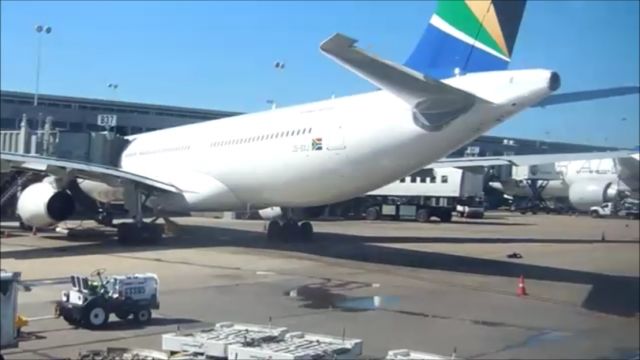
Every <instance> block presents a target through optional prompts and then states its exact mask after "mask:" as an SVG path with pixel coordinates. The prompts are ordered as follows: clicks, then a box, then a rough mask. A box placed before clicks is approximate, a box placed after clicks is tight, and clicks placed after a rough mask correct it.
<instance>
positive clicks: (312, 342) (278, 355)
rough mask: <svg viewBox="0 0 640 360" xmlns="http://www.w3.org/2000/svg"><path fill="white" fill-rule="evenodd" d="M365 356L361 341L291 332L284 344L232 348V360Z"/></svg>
mask: <svg viewBox="0 0 640 360" xmlns="http://www.w3.org/2000/svg"><path fill="white" fill-rule="evenodd" d="M360 355H362V340H359V339H348V338H343V337H335V336H329V335H320V334H310V333H303V332H291V333H288V334H286V335H285V337H284V340H283V341H276V342H265V343H262V344H256V345H253V346H252V345H244V344H237V345H230V346H229V359H278V360H301V359H308V360H311V359H354V358H357V357H358V356H360Z"/></svg>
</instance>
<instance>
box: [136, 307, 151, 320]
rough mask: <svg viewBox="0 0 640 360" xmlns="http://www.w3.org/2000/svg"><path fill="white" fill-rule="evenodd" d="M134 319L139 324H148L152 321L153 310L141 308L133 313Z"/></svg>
mask: <svg viewBox="0 0 640 360" xmlns="http://www.w3.org/2000/svg"><path fill="white" fill-rule="evenodd" d="M133 320H134V321H135V322H137V323H138V324H146V323H148V322H149V321H151V310H149V309H140V310H138V311H136V312H134V313H133Z"/></svg>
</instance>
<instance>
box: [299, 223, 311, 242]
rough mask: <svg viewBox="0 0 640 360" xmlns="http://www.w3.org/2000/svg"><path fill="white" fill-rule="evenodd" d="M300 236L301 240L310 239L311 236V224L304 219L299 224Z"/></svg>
mask: <svg viewBox="0 0 640 360" xmlns="http://www.w3.org/2000/svg"><path fill="white" fill-rule="evenodd" d="M300 238H302V240H303V241H310V240H311V239H312V238H313V225H311V223H310V222H308V221H305V222H303V223H302V224H300Z"/></svg>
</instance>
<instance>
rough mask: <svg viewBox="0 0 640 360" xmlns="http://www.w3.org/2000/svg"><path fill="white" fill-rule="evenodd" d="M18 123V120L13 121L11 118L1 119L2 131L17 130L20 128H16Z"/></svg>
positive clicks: (0, 126)
mask: <svg viewBox="0 0 640 360" xmlns="http://www.w3.org/2000/svg"><path fill="white" fill-rule="evenodd" d="M16 124H17V121H16V119H11V118H2V119H0V128H1V129H10V130H15V129H17V128H18V127H17V126H16Z"/></svg>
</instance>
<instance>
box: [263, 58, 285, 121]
mask: <svg viewBox="0 0 640 360" xmlns="http://www.w3.org/2000/svg"><path fill="white" fill-rule="evenodd" d="M284 66H285V64H284V61H276V62H275V63H274V64H273V67H274V68H275V69H276V71H283V70H284ZM279 79H280V76H278V75H276V80H275V81H274V83H275V90H274V95H275V97H276V98H277V97H278V96H279V92H280V91H279V90H280V82H279ZM267 103H270V104H271V109H275V108H276V101H275V99H274V100H268V101H267Z"/></svg>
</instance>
